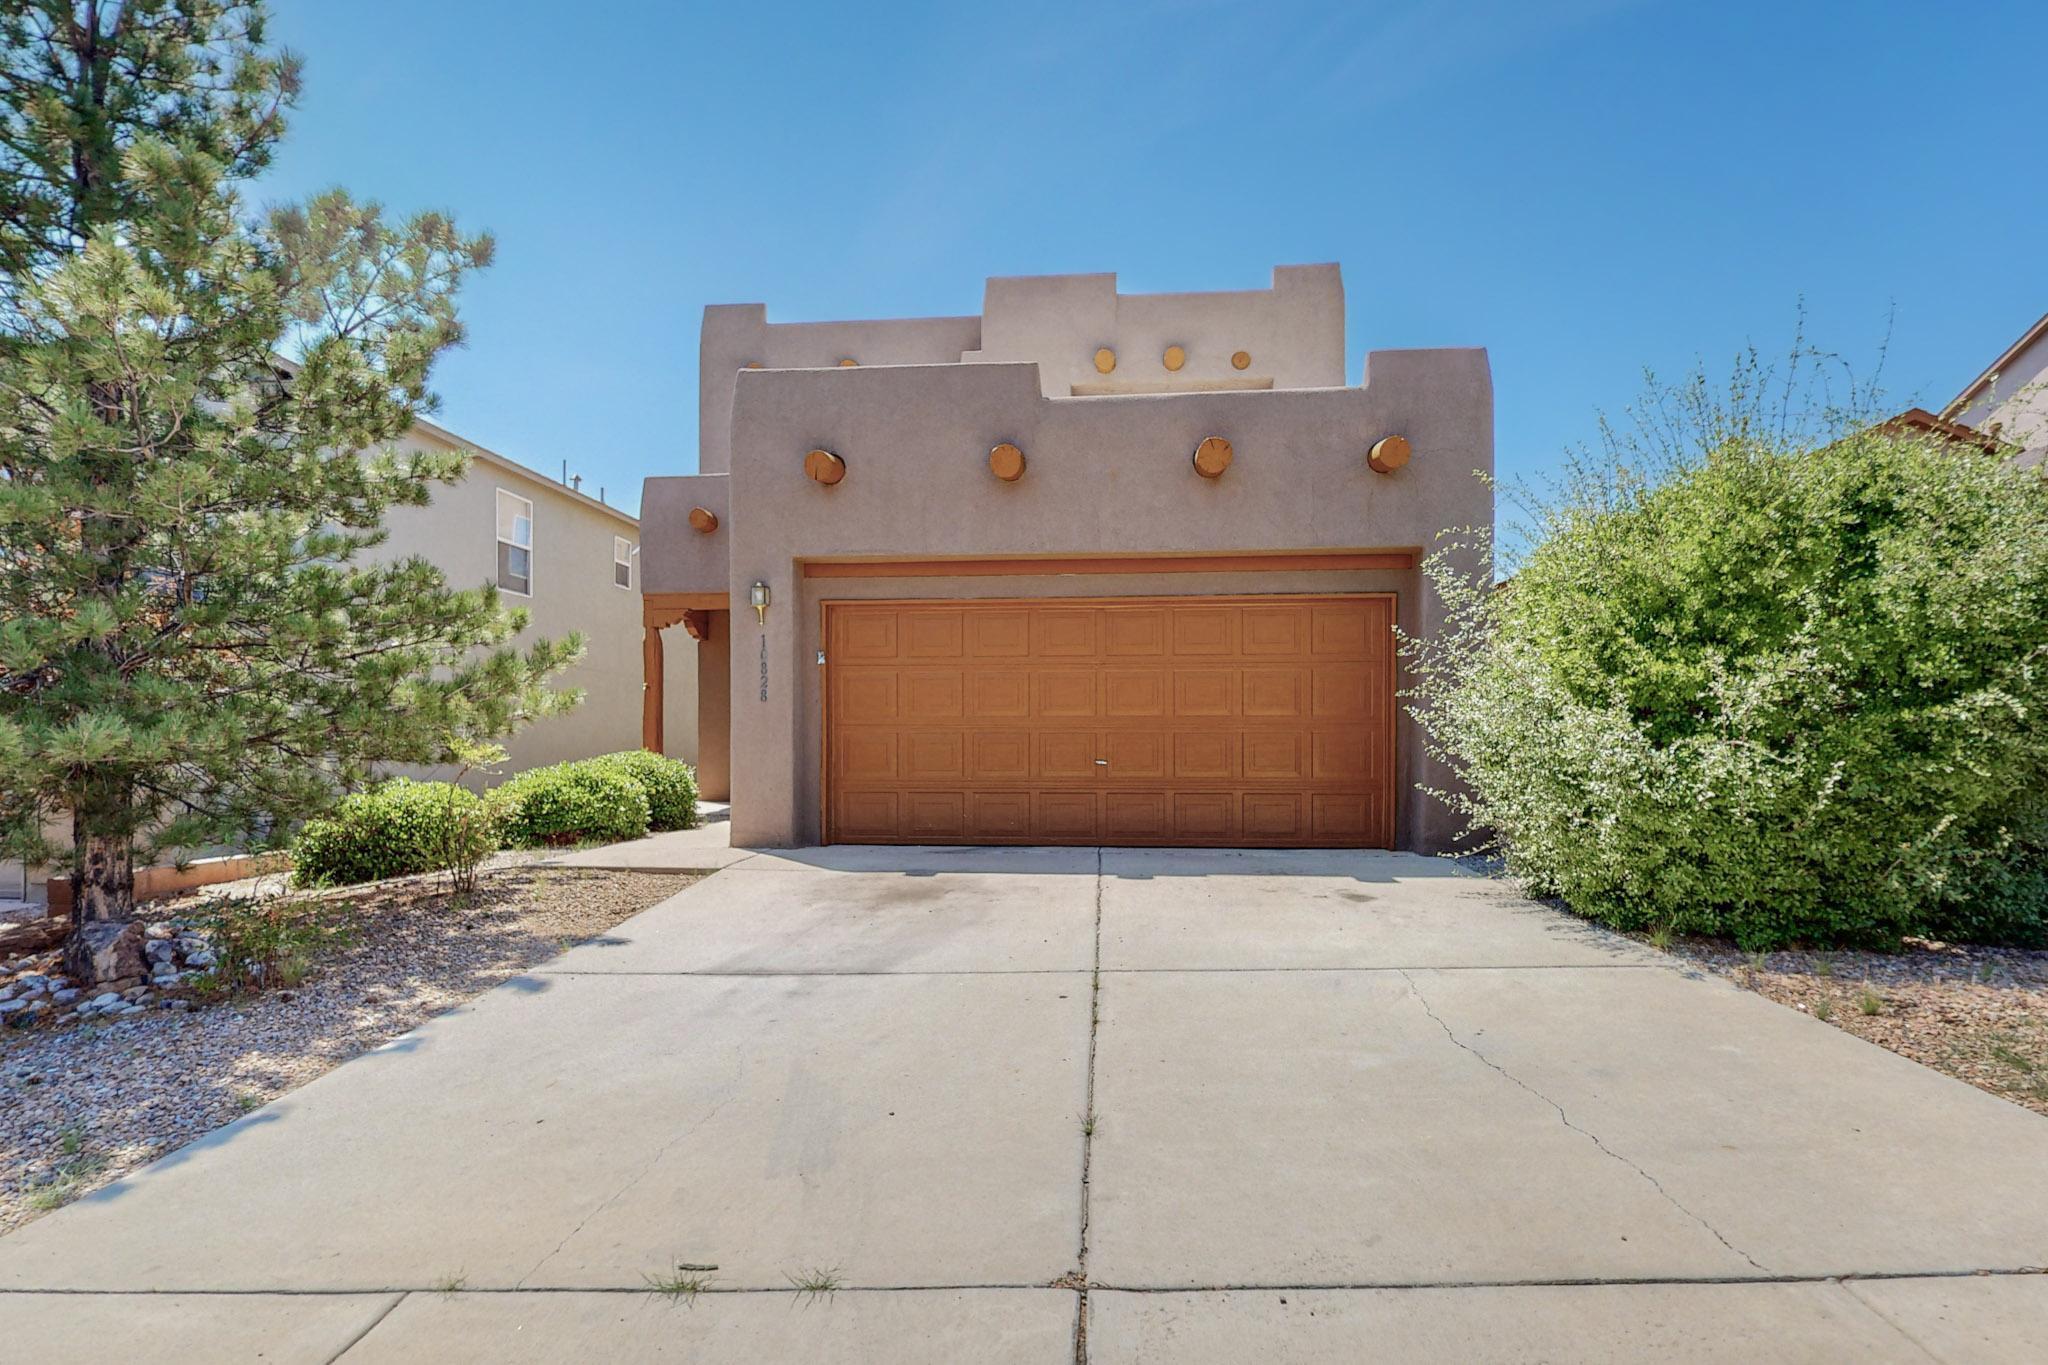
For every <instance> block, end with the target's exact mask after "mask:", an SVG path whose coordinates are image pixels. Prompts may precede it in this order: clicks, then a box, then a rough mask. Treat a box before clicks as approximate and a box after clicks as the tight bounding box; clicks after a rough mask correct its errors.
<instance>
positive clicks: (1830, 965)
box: [1813, 953, 1835, 976]
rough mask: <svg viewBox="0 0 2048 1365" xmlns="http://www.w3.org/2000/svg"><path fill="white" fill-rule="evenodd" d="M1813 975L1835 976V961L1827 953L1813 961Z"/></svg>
mask: <svg viewBox="0 0 2048 1365" xmlns="http://www.w3.org/2000/svg"><path fill="white" fill-rule="evenodd" d="M1813 974H1814V975H1815V976H1833V975H1834V974H1835V960H1834V959H1833V958H1832V957H1829V956H1827V955H1826V954H1825V953H1823V954H1822V955H1821V956H1819V957H1817V958H1815V959H1814V961H1813Z"/></svg>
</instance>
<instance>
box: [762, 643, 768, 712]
mask: <svg viewBox="0 0 2048 1365" xmlns="http://www.w3.org/2000/svg"><path fill="white" fill-rule="evenodd" d="M761 700H762V701H766V700H768V637H767V636H765V635H763V636H762V637H761Z"/></svg>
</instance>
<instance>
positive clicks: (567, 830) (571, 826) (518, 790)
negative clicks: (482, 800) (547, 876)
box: [492, 760, 648, 848]
mask: <svg viewBox="0 0 2048 1365" xmlns="http://www.w3.org/2000/svg"><path fill="white" fill-rule="evenodd" d="M492 797H493V799H495V800H496V801H497V802H498V803H499V809H500V812H501V814H502V815H503V818H504V831H505V841H506V842H507V843H508V844H515V845H520V846H523V847H528V848H532V847H536V846H540V845H554V844H580V843H607V844H609V843H617V842H618V841H620V840H622V839H638V838H639V837H640V836H641V835H643V834H645V833H647V830H648V800H647V792H646V790H645V789H644V788H643V787H642V786H641V785H640V784H639V783H638V782H636V781H634V780H633V779H632V778H631V777H629V776H627V775H626V774H625V773H624V772H623V771H621V770H620V769H618V768H616V767H611V766H606V765H605V764H603V763H602V762H600V761H596V760H588V761H583V762H576V763H557V764H554V765H553V766H551V767H546V768H529V769H528V770H527V771H525V772H523V773H521V774H519V775H518V776H517V777H515V778H513V779H512V780H511V781H509V782H507V783H505V784H504V785H503V786H501V787H499V788H497V790H495V791H494V792H493V793H492Z"/></svg>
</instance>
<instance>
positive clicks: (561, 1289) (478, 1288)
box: [0, 1265, 2048, 1307]
mask: <svg viewBox="0 0 2048 1365" xmlns="http://www.w3.org/2000/svg"><path fill="white" fill-rule="evenodd" d="M2043 1274H2048V1271H2044V1270H2043V1268H2042V1267H2040V1266H2031V1265H2024V1266H1973V1267H1969V1268H1966V1269H1942V1270H1845V1271H1839V1272H1837V1273H1834V1274H1825V1275H1823V1274H1812V1275H1799V1274H1774V1273H1770V1272H1764V1273H1761V1274H1756V1275H1736V1274H1730V1275H1580V1276H1572V1277H1568V1278H1545V1277H1541V1276H1533V1277H1530V1278H1527V1279H1485V1280H1476V1279H1475V1280H1457V1279H1433V1280H1245V1281H1234V1280H1211V1281H1207V1282H1204V1283H1201V1284H1146V1283H1123V1282H1120V1281H1115V1280H1101V1279H1097V1280H1091V1281H1089V1283H1088V1285H1087V1290H1086V1292H1102V1293H1114V1294H1264V1293H1282V1294H1286V1293H1314V1292H1328V1293H1347V1292H1368V1291H1372V1292H1378V1291H1390V1292H1399V1291H1405V1290H1424V1291H1428V1290H1465V1289H1470V1290H1487V1289H1600V1288H1619V1289H1627V1288H1634V1287H1645V1288H1655V1287H1658V1286H1665V1285H1669V1286H1686V1285H1701V1286H1709V1287H1711V1286H1718V1285H1726V1286H1732V1287H1740V1286H1743V1285H1755V1284H1815V1285H1825V1284H1841V1285H1850V1286H1853V1285H1857V1284H1864V1283H1884V1282H1887V1281H1892V1280H1969V1279H2018V1278H2023V1277H2039V1276H2041V1275H2043ZM996 1289H1000V1290H1036V1291H1039V1292H1042V1293H1053V1292H1062V1291H1065V1290H1066V1287H1065V1286H1059V1287H1058V1288H1055V1287H1054V1286H1052V1285H1050V1284H1048V1283H1047V1282H1046V1281H1044V1280H1032V1281H1029V1282H1019V1281H1009V1280H982V1281H961V1282H958V1283H944V1284H938V1283H934V1284H850V1285H842V1286H841V1287H840V1288H838V1289H835V1290H833V1291H831V1292H832V1293H833V1294H958V1293H963V1292H966V1291H969V1290H996ZM1067 1292H1071V1291H1067ZM380 1294H390V1295H396V1296H398V1297H399V1298H404V1297H406V1296H408V1295H412V1294H423V1295H429V1296H432V1297H434V1298H437V1299H439V1298H446V1299H459V1298H472V1297H485V1298H488V1297H498V1298H505V1297H517V1296H518V1295H521V1294H609V1295H631V1296H634V1297H637V1298H660V1297H662V1296H661V1295H660V1294H659V1293H658V1292H656V1291H654V1290H651V1289H649V1288H648V1287H647V1284H646V1282H645V1281H641V1282H639V1283H635V1284H536V1285H464V1286H463V1287H462V1288H460V1289H448V1288H445V1287H442V1286H438V1285H428V1284H419V1285H388V1284H387V1285H370V1286H363V1287H359V1288H353V1289H275V1288H272V1289H20V1288H14V1289H0V1302H5V1300H7V1299H8V1298H11V1297H31V1296H37V1295H41V1296H46V1297H55V1296H64V1297H69V1298H181V1297H183V1298H280V1299H283V1298H371V1297H374V1296H376V1295H380ZM736 1295H776V1296H780V1297H783V1298H788V1299H800V1298H808V1297H812V1296H811V1294H810V1291H808V1290H800V1289H792V1288H790V1287H789V1286H788V1285H711V1286H708V1287H706V1288H705V1289H703V1290H702V1291H700V1293H699V1294H698V1295H697V1297H699V1298H705V1299H710V1298H719V1297H724V1296H736ZM392 1306H393V1307H396V1306H397V1305H396V1304H395V1303H394V1304H393V1305H392Z"/></svg>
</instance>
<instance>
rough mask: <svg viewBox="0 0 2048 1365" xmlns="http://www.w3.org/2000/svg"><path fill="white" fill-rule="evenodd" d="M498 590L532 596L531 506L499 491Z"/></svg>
mask: <svg viewBox="0 0 2048 1365" xmlns="http://www.w3.org/2000/svg"><path fill="white" fill-rule="evenodd" d="M498 586H499V587H500V588H502V589H504V590H505V591H506V592H516V593H518V594H519V595H520V596H521V597H531V596H533V504H532V503H530V502H528V501H527V500H526V499H525V498H522V497H520V496H519V495H518V494H516V493H507V492H506V491H505V490H504V489H502V488H500V489H499V490H498Z"/></svg>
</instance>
